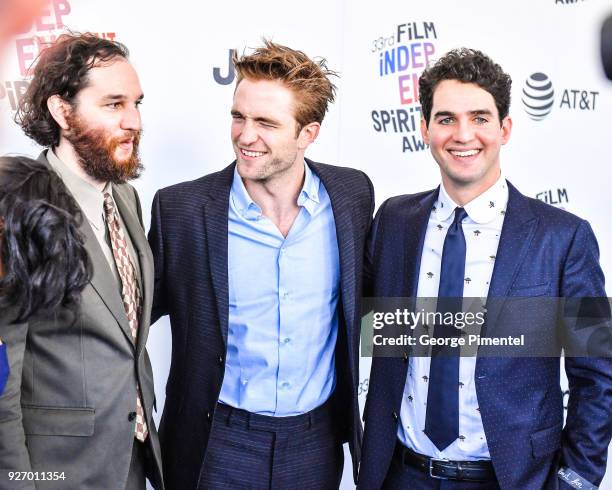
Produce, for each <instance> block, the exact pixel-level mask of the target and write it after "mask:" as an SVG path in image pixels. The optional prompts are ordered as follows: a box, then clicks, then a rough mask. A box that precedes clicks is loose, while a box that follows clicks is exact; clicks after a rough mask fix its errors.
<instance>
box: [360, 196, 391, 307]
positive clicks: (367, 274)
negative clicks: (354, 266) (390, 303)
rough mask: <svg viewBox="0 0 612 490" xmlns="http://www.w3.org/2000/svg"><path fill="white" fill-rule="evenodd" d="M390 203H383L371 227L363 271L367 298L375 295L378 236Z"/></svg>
mask: <svg viewBox="0 0 612 490" xmlns="http://www.w3.org/2000/svg"><path fill="white" fill-rule="evenodd" d="M387 202H388V201H385V202H384V203H382V205H381V206H380V208H379V209H378V212H377V213H376V216H375V217H374V221H373V222H372V226H371V227H370V233H369V235H368V240H367V242H366V252H365V262H364V270H363V295H364V296H365V297H371V296H372V295H373V294H374V293H373V291H374V270H375V257H376V243H377V241H378V239H379V238H378V235H379V233H380V232H381V228H382V226H381V221H382V217H383V214H384V211H385V206H386V204H387Z"/></svg>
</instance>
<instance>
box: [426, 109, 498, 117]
mask: <svg viewBox="0 0 612 490" xmlns="http://www.w3.org/2000/svg"><path fill="white" fill-rule="evenodd" d="M468 114H470V115H471V116H492V115H493V113H492V112H491V111H490V110H489V109H476V110H474V111H469V112H468ZM455 115H456V114H455V113H454V112H451V111H438V112H436V113H435V114H434V118H438V117H449V116H451V117H452V116H455Z"/></svg>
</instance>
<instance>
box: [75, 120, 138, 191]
mask: <svg viewBox="0 0 612 490" xmlns="http://www.w3.org/2000/svg"><path fill="white" fill-rule="evenodd" d="M66 122H67V123H68V125H69V126H70V129H69V131H68V132H67V133H66V135H65V136H66V139H67V140H68V141H69V142H70V144H71V145H72V147H73V148H74V151H75V153H76V154H77V156H78V158H79V163H80V164H81V167H82V168H83V170H85V172H86V173H87V175H89V176H90V177H92V178H93V179H95V180H96V181H98V182H111V183H113V184H123V183H125V182H127V181H128V180H133V179H137V178H138V177H140V174H141V173H142V171H143V170H144V167H143V165H142V163H141V162H140V156H139V155H138V145H139V143H140V134H141V131H138V130H126V131H125V135H124V136H122V137H120V138H112V137H110V136H108V132H107V131H104V130H103V129H96V128H90V127H88V126H87V125H86V124H85V123H84V122H83V121H82V119H81V118H79V116H78V115H76V114H69V115H68V116H67V117H66ZM129 139H133V140H132V153H131V155H130V156H129V158H127V159H123V160H117V158H115V151H116V149H117V147H118V146H119V145H120V144H121V143H122V142H124V141H126V140H129Z"/></svg>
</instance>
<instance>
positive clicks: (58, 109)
mask: <svg viewBox="0 0 612 490" xmlns="http://www.w3.org/2000/svg"><path fill="white" fill-rule="evenodd" d="M47 108H48V109H49V112H50V113H51V116H52V117H53V119H55V122H56V123H57V124H58V125H59V127H60V128H62V129H64V130H66V131H67V130H68V129H70V126H69V125H68V123H67V122H66V116H67V115H68V114H69V113H70V111H71V110H72V108H71V107H70V104H69V103H68V102H66V101H65V100H64V99H62V98H61V97H60V96H59V95H57V94H56V95H52V96H51V97H49V98H48V99H47Z"/></svg>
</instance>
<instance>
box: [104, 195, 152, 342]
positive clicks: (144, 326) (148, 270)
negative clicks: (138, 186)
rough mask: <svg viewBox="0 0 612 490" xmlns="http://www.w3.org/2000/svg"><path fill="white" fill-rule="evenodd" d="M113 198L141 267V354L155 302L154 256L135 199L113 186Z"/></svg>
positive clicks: (139, 339)
mask: <svg viewBox="0 0 612 490" xmlns="http://www.w3.org/2000/svg"><path fill="white" fill-rule="evenodd" d="M113 198H114V199H115V202H116V203H117V208H118V210H119V214H120V215H121V218H122V219H123V222H124V223H125V227H126V228H127V229H126V230H125V232H126V233H128V234H129V235H130V239H131V240H132V245H134V250H135V252H136V255H137V259H138V262H139V265H140V275H138V276H137V280H138V284H139V286H140V291H142V314H141V316H140V320H139V327H138V339H137V349H138V352H140V351H141V350H142V349H143V347H144V346H145V344H146V339H147V337H148V333H149V323H150V319H151V316H150V311H151V306H152V301H153V290H152V289H153V286H152V285H153V269H152V267H151V264H152V263H153V262H152V261H153V255H152V254H151V249H150V248H149V244H148V243H147V240H146V237H145V235H144V230H143V228H142V225H141V223H140V219H139V218H138V215H137V211H136V206H135V203H134V202H133V198H132V199H131V198H130V196H129V195H128V194H127V188H126V187H118V186H113ZM130 335H131V333H130Z"/></svg>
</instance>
